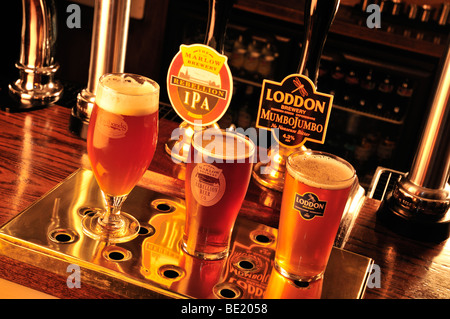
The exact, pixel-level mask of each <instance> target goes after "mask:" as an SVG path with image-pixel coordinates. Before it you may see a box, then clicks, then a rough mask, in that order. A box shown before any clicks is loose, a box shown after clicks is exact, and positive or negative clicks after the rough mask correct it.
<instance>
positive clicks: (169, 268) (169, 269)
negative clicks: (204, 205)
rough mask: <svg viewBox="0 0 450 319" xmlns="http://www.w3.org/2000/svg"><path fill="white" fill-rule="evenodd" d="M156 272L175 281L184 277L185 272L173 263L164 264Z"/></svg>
mask: <svg viewBox="0 0 450 319" xmlns="http://www.w3.org/2000/svg"><path fill="white" fill-rule="evenodd" d="M158 274H159V275H160V276H161V277H162V278H164V279H166V280H170V281H177V280H180V279H181V278H183V277H184V275H185V272H184V270H183V269H182V268H180V267H177V266H175V265H164V266H162V267H160V268H159V270H158Z"/></svg>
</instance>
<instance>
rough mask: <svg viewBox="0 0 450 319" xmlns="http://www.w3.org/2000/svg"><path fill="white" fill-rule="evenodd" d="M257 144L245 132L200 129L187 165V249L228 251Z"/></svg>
mask: <svg viewBox="0 0 450 319" xmlns="http://www.w3.org/2000/svg"><path fill="white" fill-rule="evenodd" d="M254 154H255V145H254V144H253V142H252V141H251V140H250V139H249V138H247V137H245V136H244V135H242V134H239V133H236V132H230V131H222V130H218V129H206V130H203V131H199V132H197V133H195V134H194V136H193V138H192V143H191V149H190V153H189V157H188V161H187V164H186V180H185V185H186V224H185V229H184V235H183V238H182V242H181V246H182V249H183V250H184V251H185V252H186V253H188V254H189V255H191V256H195V257H198V258H201V259H206V260H215V259H222V258H224V257H226V256H227V255H228V251H229V246H230V239H231V233H232V231H233V227H234V223H235V221H236V217H237V215H238V213H239V210H240V208H241V205H242V202H243V200H244V197H245V194H246V192H247V188H248V184H249V182H250V177H251V172H252V165H253V157H254Z"/></svg>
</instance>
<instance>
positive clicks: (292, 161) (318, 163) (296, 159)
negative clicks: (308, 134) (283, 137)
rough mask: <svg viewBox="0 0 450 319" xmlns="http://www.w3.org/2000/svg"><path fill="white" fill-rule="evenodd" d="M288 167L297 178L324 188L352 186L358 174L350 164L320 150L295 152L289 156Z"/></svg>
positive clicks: (310, 184)
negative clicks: (319, 151)
mask: <svg viewBox="0 0 450 319" xmlns="http://www.w3.org/2000/svg"><path fill="white" fill-rule="evenodd" d="M286 167H287V170H288V172H289V174H290V175H291V176H292V177H294V178H295V179H296V180H298V181H300V182H302V183H304V184H307V185H309V186H313V187H317V188H322V189H343V188H347V187H350V186H352V184H353V182H354V180H355V176H356V175H355V170H354V169H353V167H351V165H350V164H346V163H345V162H344V161H343V160H341V159H339V158H333V157H330V156H328V155H325V154H321V153H318V152H316V153H311V152H304V153H300V154H294V155H292V156H291V157H289V159H288V164H287V165H286Z"/></svg>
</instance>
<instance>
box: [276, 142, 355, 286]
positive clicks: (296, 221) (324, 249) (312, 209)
mask: <svg viewBox="0 0 450 319" xmlns="http://www.w3.org/2000/svg"><path fill="white" fill-rule="evenodd" d="M286 169H287V173H288V174H286V177H285V184H284V189H283V197H282V203H281V211H280V222H279V228H278V229H279V234H278V242H277V248H276V255H275V268H276V269H277V270H278V271H279V272H280V273H281V274H282V275H284V276H286V277H288V278H291V279H293V280H299V281H314V280H318V279H321V278H322V276H323V273H324V271H325V268H326V265H327V262H328V258H329V256H330V253H331V249H332V246H333V242H334V238H335V236H336V233H337V230H338V227H339V223H340V220H341V217H342V213H343V211H344V208H345V205H346V203H347V199H348V196H349V193H350V190H351V188H352V186H353V183H354V182H355V179H356V174H355V170H354V169H353V167H352V166H351V165H350V164H349V163H348V162H346V161H345V160H343V159H341V158H339V157H337V156H334V155H332V154H327V153H323V152H316V151H310V150H307V151H300V152H296V153H293V154H291V155H290V156H289V157H288V159H287V162H286Z"/></svg>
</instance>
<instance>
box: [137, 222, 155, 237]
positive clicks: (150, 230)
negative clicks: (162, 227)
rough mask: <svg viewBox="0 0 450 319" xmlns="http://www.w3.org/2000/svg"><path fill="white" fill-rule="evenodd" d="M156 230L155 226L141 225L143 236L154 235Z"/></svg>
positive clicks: (140, 233)
mask: <svg viewBox="0 0 450 319" xmlns="http://www.w3.org/2000/svg"><path fill="white" fill-rule="evenodd" d="M155 232H156V230H155V227H153V226H152V225H143V224H141V225H140V227H139V235H142V236H149V237H150V236H153V235H154V234H155Z"/></svg>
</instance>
